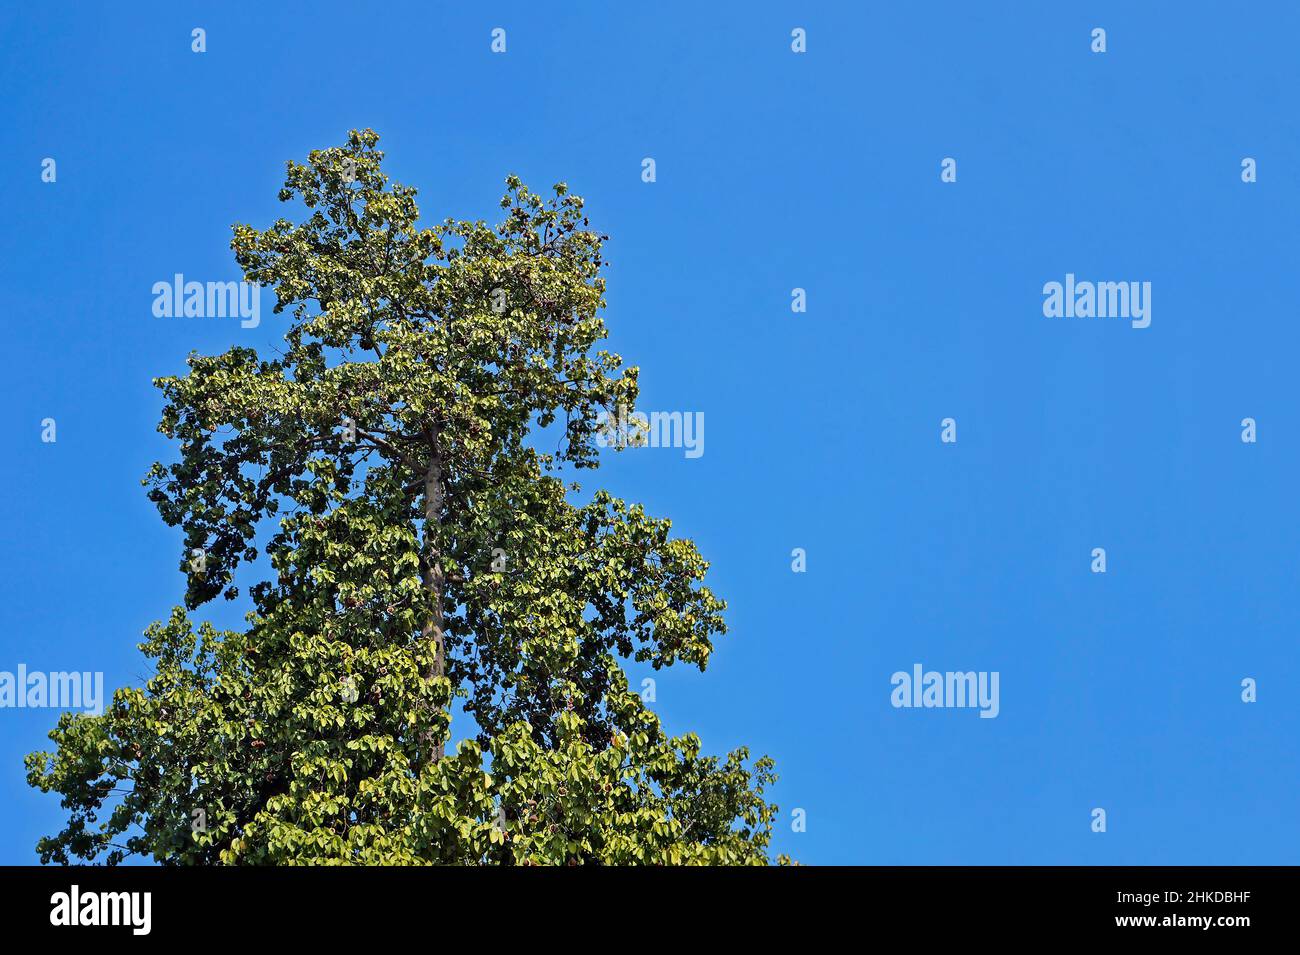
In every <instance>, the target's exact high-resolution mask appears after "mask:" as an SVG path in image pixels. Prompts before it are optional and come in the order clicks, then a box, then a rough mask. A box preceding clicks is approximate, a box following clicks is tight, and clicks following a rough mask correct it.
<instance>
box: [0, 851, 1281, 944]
mask: <svg viewBox="0 0 1300 955" xmlns="http://www.w3.org/2000/svg"><path fill="white" fill-rule="evenodd" d="M1298 871H1300V870H1298V869H1297V868H1295V867H1259V868H1255V867H1196V866H1193V867H1181V866H1180V867H1131V868H1117V867H862V868H837V867H798V868H786V869H777V868H770V869H595V868H568V869H552V870H546V869H500V868H497V869H487V868H483V869H472V868H458V869H452V868H409V869H378V868H370V869H359V868H351V869H349V868H323V869H307V868H284V869H270V868H261V869H175V868H153V867H134V866H132V867H120V868H115V869H105V868H56V867H43V868H41V867H32V868H23V867H8V868H0V920H2V921H0V924H3V925H4V927H5V933H6V937H7V938H9V939H14V938H16V937H22V936H27V935H44V936H48V937H49V938H50V939H51V940H58V939H59V938H60V937H62V938H63V939H64V940H65V941H66V940H68V939H70V938H71V937H72V935H73V934H74V933H75V934H76V935H77V936H79V937H81V938H82V939H83V940H86V941H89V940H90V939H91V937H92V936H102V937H104V938H108V937H109V936H116V937H117V939H118V940H119V941H121V942H124V943H125V944H126V945H127V946H132V945H133V943H136V944H147V943H156V942H162V941H180V942H193V941H196V940H201V939H203V938H205V937H208V936H210V935H211V936H214V937H216V936H221V937H229V936H232V935H234V936H237V935H241V934H244V933H245V932H246V933H247V934H248V935H249V937H252V938H257V939H258V940H259V941H276V940H277V939H283V940H285V941H292V942H298V943H305V942H311V941H316V942H320V943H325V944H331V945H339V944H343V943H347V942H352V943H364V944H369V945H378V944H388V943H389V942H390V941H396V938H395V937H394V936H393V934H392V933H394V932H398V933H402V934H405V933H406V932H407V931H408V930H411V929H415V928H417V927H419V926H423V928H419V929H418V930H417V935H422V936H423V935H425V933H426V932H428V931H429V930H432V929H435V928H437V927H440V926H442V924H443V923H444V922H447V921H448V920H452V921H459V922H460V923H461V926H462V928H463V929H464V930H466V931H468V932H471V933H473V932H483V933H486V934H485V935H484V938H485V939H487V938H488V937H489V936H493V937H496V938H497V939H498V940H506V939H508V938H510V937H511V936H512V935H516V934H517V935H518V937H519V938H520V940H528V939H532V941H537V940H538V939H537V938H535V937H534V936H536V935H537V933H539V932H540V933H541V934H542V935H547V934H550V933H551V932H552V931H557V932H560V933H561V936H563V934H564V933H565V932H567V931H576V932H577V933H578V934H579V936H581V935H582V934H584V933H583V929H584V927H592V928H594V927H596V926H598V925H600V926H604V925H614V926H616V927H617V926H621V928H617V932H618V935H619V938H621V942H620V944H619V947H622V944H621V943H622V942H631V941H633V940H634V939H635V938H636V937H637V936H638V935H641V934H646V933H648V934H646V938H647V939H648V938H651V937H653V936H654V935H655V933H656V932H658V931H662V930H667V929H668V928H669V927H671V926H670V923H675V922H677V921H678V920H680V921H681V923H682V924H683V925H684V924H686V923H687V922H689V923H700V924H703V925H706V926H707V925H710V924H712V925H714V926H715V928H717V929H723V928H724V927H728V928H726V931H728V932H729V931H731V930H733V929H734V930H735V931H736V932H737V933H738V935H739V936H741V937H743V936H745V935H748V934H749V933H750V931H755V932H758V933H760V934H765V933H769V932H770V931H771V930H772V929H774V928H780V927H783V926H787V925H788V926H790V927H792V928H793V929H795V930H803V931H807V930H809V929H814V930H815V931H816V933H817V934H818V935H821V934H823V933H825V932H826V931H828V930H834V929H835V928H837V927H840V926H842V927H844V928H847V929H849V930H852V931H855V932H862V933H865V932H869V931H870V932H874V931H880V932H882V933H886V934H884V935H882V936H881V938H886V937H889V933H892V932H896V931H903V932H904V933H913V934H914V933H915V932H917V931H918V930H919V931H921V932H922V934H923V936H924V937H925V939H927V940H934V939H940V938H946V937H954V938H957V937H961V938H966V939H968V940H970V939H975V938H980V939H984V940H996V939H1003V938H1006V939H1018V938H1026V939H1033V938H1041V937H1043V933H1044V932H1046V933H1049V935H1050V936H1052V937H1056V936H1060V935H1064V936H1066V937H1070V936H1080V937H1093V936H1096V935H1106V936H1109V937H1114V938H1121V937H1123V936H1125V935H1131V936H1134V937H1135V938H1145V939H1147V940H1148V941H1149V940H1153V939H1161V938H1169V939H1171V940H1177V942H1178V944H1182V943H1183V941H1185V940H1188V939H1190V938H1192V937H1193V936H1198V937H1203V938H1205V939H1207V940H1210V939H1213V940H1214V942H1215V944H1216V945H1221V944H1225V943H1226V944H1232V943H1233V942H1234V941H1236V940H1244V939H1246V938H1257V937H1259V935H1260V933H1263V934H1264V935H1267V936H1271V935H1273V934H1274V933H1282V934H1284V935H1288V936H1291V935H1293V934H1294V931H1295V926H1296V916H1295V908H1296V907H1295V904H1294V901H1293V900H1294V897H1295V890H1296V887H1297V878H1296V876H1297V872H1298ZM146 894H147V895H146ZM494 913H495V914H494ZM87 923H91V924H87ZM566 926H567V928H566ZM440 934H441V932H437V933H435V935H440ZM457 934H459V932H457ZM561 936H557V937H561ZM426 937H427V938H428V940H429V941H430V942H434V940H435V937H434V936H426ZM444 938H445V939H446V941H448V942H452V941H453V939H454V936H453V937H452V938H446V936H444ZM411 941H415V939H412V940H411ZM529 944H532V942H531V941H530V942H529ZM584 947H585V946H584Z"/></svg>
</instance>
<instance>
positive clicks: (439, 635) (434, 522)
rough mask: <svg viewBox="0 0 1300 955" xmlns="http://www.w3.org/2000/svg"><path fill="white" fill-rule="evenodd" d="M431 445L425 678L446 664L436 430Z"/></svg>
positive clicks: (440, 747) (436, 753)
mask: <svg viewBox="0 0 1300 955" xmlns="http://www.w3.org/2000/svg"><path fill="white" fill-rule="evenodd" d="M430 438H431V439H432V441H431V443H432V445H433V448H432V452H433V453H432V455H431V456H430V461H429V468H428V470H427V471H426V472H425V474H424V560H423V566H422V570H421V580H422V582H423V584H424V589H425V590H426V591H427V592H428V593H429V595H430V597H431V599H432V604H433V609H432V612H431V613H430V615H429V618H428V619H427V620H426V621H425V623H424V626H423V628H422V629H421V634H422V636H423V637H424V639H425V640H431V641H433V644H434V659H433V662H432V663H431V664H430V665H429V666H428V667H427V668H426V669H425V672H424V679H425V681H426V682H427V681H429V680H434V679H437V678H438V677H441V676H442V675H443V671H444V670H445V668H446V662H447V661H446V645H445V643H444V642H443V625H444V622H445V621H444V618H443V609H442V602H443V595H444V589H445V585H446V580H445V579H444V573H443V569H442V559H441V558H442V554H441V551H440V550H439V548H438V541H437V536H438V528H439V525H440V524H441V523H442V504H443V489H442V459H441V457H440V455H439V453H438V448H437V443H438V435H437V431H433V432H431V434H430ZM432 732H433V730H432V727H427V728H426V729H425V730H424V732H423V734H422V736H423V738H424V742H425V744H426V746H427V744H428V741H429V736H430V734H431V733H432ZM445 750H446V745H445V744H444V743H443V741H442V740H441V739H440V740H439V741H438V742H437V744H436V745H434V747H433V758H434V759H435V760H439V759H442V757H443V756H444V755H445Z"/></svg>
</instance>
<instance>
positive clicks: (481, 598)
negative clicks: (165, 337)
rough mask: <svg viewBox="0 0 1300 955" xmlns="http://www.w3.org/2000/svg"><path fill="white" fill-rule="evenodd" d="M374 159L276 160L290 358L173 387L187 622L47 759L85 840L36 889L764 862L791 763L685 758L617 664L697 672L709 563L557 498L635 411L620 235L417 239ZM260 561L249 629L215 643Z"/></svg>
mask: <svg viewBox="0 0 1300 955" xmlns="http://www.w3.org/2000/svg"><path fill="white" fill-rule="evenodd" d="M377 142H378V137H377V136H376V135H375V134H374V133H373V132H371V131H369V130H366V131H362V132H353V133H351V134H350V136H349V137H348V140H347V143H346V145H344V146H341V147H335V148H330V149H324V150H318V151H314V152H312V153H311V154H310V156H309V158H308V162H307V163H306V164H305V165H302V164H298V163H293V162H290V163H289V164H288V176H287V179H286V182H285V186H284V188H283V189H282V190H281V192H280V199H281V200H282V201H286V202H288V201H293V200H299V201H300V203H301V205H302V206H303V207H305V208H304V209H303V210H302V213H301V217H300V218H301V221H299V222H297V223H294V222H291V221H289V220H288V219H283V218H282V219H279V220H277V221H276V222H275V223H274V224H273V225H272V226H271V227H270V228H269V229H266V230H258V229H255V228H253V227H251V226H247V225H238V226H236V227H235V228H234V239H233V241H232V243H231V246H232V248H233V250H234V252H235V256H236V259H237V261H238V263H239V265H240V267H241V268H242V269H243V272H244V275H245V278H246V280H248V281H250V282H257V283H259V284H261V285H264V286H271V287H273V288H274V289H275V293H276V306H275V310H276V312H277V313H281V312H284V311H285V310H288V311H289V315H290V316H291V320H290V322H289V327H288V331H287V334H286V336H285V341H286V347H287V350H286V351H285V352H284V353H283V355H282V356H281V357H278V358H276V359H274V360H263V359H261V358H259V357H258V355H257V354H256V353H255V352H254V351H253V350H252V349H249V348H232V349H231V350H230V351H228V352H226V353H225V354H223V355H219V356H216V357H206V356H199V355H191V357H190V358H189V359H188V367H189V370H188V372H187V373H186V374H185V375H183V376H180V377H168V378H161V379H158V380H156V382H155V384H156V385H157V386H158V387H159V388H160V389H161V390H162V392H163V395H164V397H165V406H164V410H163V414H162V421H161V423H160V425H159V430H160V431H161V432H162V433H163V434H164V435H166V436H167V437H168V438H170V439H173V440H176V441H179V444H180V451H179V456H180V460H179V461H177V462H176V463H173V464H170V465H167V466H164V465H163V464H155V465H154V466H153V468H152V469H151V471H150V473H149V475H148V477H147V478H146V481H145V483H146V484H147V485H148V486H149V487H150V490H149V497H150V499H151V500H152V501H153V502H154V503H155V504H156V505H157V507H158V510H159V513H160V514H161V516H162V518H163V519H164V520H165V521H166V522H167V523H168V524H169V525H171V526H179V527H181V528H182V529H183V531H184V552H183V554H182V558H181V570H182V571H183V572H184V573H185V574H186V577H187V589H186V594H185V608H184V609H182V608H176V609H175V610H174V611H173V612H172V614H171V617H170V619H169V620H168V621H167V622H166V623H156V624H154V625H153V626H151V627H150V628H149V629H148V630H147V631H146V634H145V637H146V639H145V642H144V643H142V644H141V649H142V651H144V653H145V654H146V655H147V656H148V657H150V658H152V660H153V666H154V675H153V676H152V678H151V679H149V680H148V682H147V684H146V685H145V686H144V687H143V688H125V689H119V690H117V691H116V692H115V693H114V695H113V699H112V703H111V705H110V706H108V707H107V708H106V710H105V712H104V713H103V714H102V715H98V716H94V715H79V716H73V715H71V714H64V715H63V716H62V717H61V718H60V720H59V722H58V725H57V727H56V728H55V729H54V730H53V731H52V732H51V733H50V738H51V739H52V740H53V741H54V743H55V749H54V751H53V752H41V753H33V754H31V755H30V756H28V757H27V766H28V779H29V782H30V783H31V784H32V785H33V786H37V787H39V788H40V789H42V790H44V791H47V792H49V791H53V792H57V793H59V794H60V795H61V796H62V804H63V807H64V808H65V809H66V810H67V811H68V813H69V816H68V821H67V824H66V826H65V828H64V829H63V830H62V832H60V833H59V834H58V835H56V836H53V837H47V838H44V839H42V840H41V842H40V843H39V846H38V851H39V852H40V855H41V858H42V860H43V861H46V862H49V861H56V862H63V863H66V862H69V861H73V860H74V858H75V859H82V860H101V861H104V862H106V863H108V864H116V863H118V862H120V861H122V860H123V859H124V858H126V857H127V856H129V855H142V856H152V857H153V858H154V859H156V860H159V861H161V862H164V863H229V864H238V863H245V864H247V863H340V862H341V863H349V862H350V863H366V864H372V863H381V864H406V863H420V862H430V863H452V864H461V863H467V864H477V863H507V864H562V863H570V864H572V863H583V862H594V863H620V864H627V863H763V862H766V861H767V853H766V850H767V845H768V842H769V839H770V837H771V823H772V819H773V818H774V816H775V814H776V807H775V806H773V805H771V804H769V803H767V802H765V800H764V798H763V792H764V787H765V785H768V784H769V783H770V782H771V781H772V780H773V779H774V778H775V777H774V775H773V772H772V766H773V764H772V762H771V760H769V759H767V758H766V757H764V758H762V759H759V760H756V761H753V762H752V764H751V762H750V760H749V755H748V752H747V751H746V750H745V749H739V750H737V751H735V752H733V753H731V754H730V755H729V756H727V757H726V759H725V760H724V759H720V758H718V757H712V756H705V755H702V754H701V747H700V742H699V740H698V739H697V738H696V737H695V736H694V735H693V734H688V735H685V736H680V737H669V736H668V735H666V734H665V732H664V731H663V729H662V728H661V726H660V722H659V720H658V719H657V717H656V716H655V714H654V713H653V712H652V711H650V710H649V709H648V708H647V707H646V706H645V705H644V703H643V701H642V699H641V696H640V694H638V693H637V692H636V691H635V690H633V689H632V688H631V687H630V686H629V681H628V678H627V675H626V673H625V672H624V670H623V668H622V665H621V661H622V660H623V659H627V658H634V659H636V660H638V661H642V662H648V663H649V664H651V665H652V666H653V667H654V668H656V669H658V668H660V667H665V666H669V665H671V664H674V663H676V662H678V661H681V662H684V663H687V664H691V665H694V666H697V667H699V668H700V669H701V670H703V669H704V668H705V666H706V664H707V662H708V659H709V655H710V652H711V651H712V647H713V645H712V639H713V637H714V636H715V635H717V634H721V633H723V632H725V625H724V622H723V618H722V612H723V610H724V609H725V604H724V603H723V602H722V601H720V600H719V599H718V598H716V597H715V596H714V595H713V594H712V593H711V592H710V591H709V590H708V588H707V587H705V586H704V585H703V583H702V582H703V579H704V576H705V571H706V570H707V567H708V564H707V563H706V562H705V561H704V560H703V559H702V558H701V556H700V554H699V552H698V551H697V549H696V547H695V545H694V544H693V543H692V542H691V541H689V540H683V539H680V538H674V537H672V536H670V522H669V521H667V520H663V519H657V518H653V517H650V516H648V515H647V514H646V513H645V512H644V510H643V509H642V508H641V507H640V506H637V505H629V504H626V503H624V502H623V501H621V500H618V499H616V498H614V497H613V496H611V495H610V494H608V493H605V492H603V491H598V492H595V493H594V494H592V495H591V496H590V499H589V500H588V501H587V503H577V502H576V497H577V494H578V493H579V491H580V490H581V489H580V487H579V486H578V484H576V483H566V477H567V478H571V477H572V476H573V474H574V473H576V471H577V470H578V469H585V468H594V467H596V466H597V465H598V459H597V452H596V447H595V445H596V443H597V442H596V437H597V434H598V429H599V428H600V427H601V423H600V413H601V411H602V410H606V411H608V410H610V409H613V408H614V407H616V406H620V405H621V406H623V407H624V408H632V407H633V405H634V402H635V399H636V395H637V369H636V368H634V367H627V368H624V367H623V363H622V359H621V358H620V357H619V356H618V355H614V354H610V353H608V352H606V351H603V350H600V351H596V350H594V348H595V346H596V345H597V344H598V343H599V342H601V341H602V340H603V339H604V338H605V337H606V329H605V325H604V322H603V321H602V319H601V318H600V317H599V313H600V311H601V309H602V308H603V306H604V301H603V296H604V288H605V285H604V280H603V279H602V278H601V277H600V270H601V267H602V265H603V264H604V263H603V261H602V258H601V256H602V252H601V246H602V241H603V240H605V239H607V238H608V237H607V236H601V235H598V234H597V233H595V232H594V231H592V230H591V229H590V228H589V223H588V220H587V217H586V216H585V215H584V214H583V202H582V200H581V199H580V198H579V197H577V196H574V195H571V194H569V192H568V191H567V189H566V187H565V186H564V185H563V184H559V185H557V186H555V188H554V193H555V194H554V197H553V198H551V199H549V200H545V201H544V200H543V199H542V198H541V197H539V196H537V195H535V194H534V193H532V192H530V191H529V190H528V189H527V188H526V187H525V186H524V185H523V184H522V183H521V182H520V181H519V180H518V179H517V178H515V177H511V178H509V179H508V180H507V186H508V192H507V195H506V196H505V197H504V198H503V199H502V200H501V206H502V209H503V216H504V218H503V221H502V222H501V224H500V225H498V226H496V227H495V228H493V227H490V226H488V225H486V224H485V223H483V222H481V221H479V222H469V221H454V220H451V219H448V220H446V221H445V222H444V223H443V224H442V225H439V226H436V227H433V228H422V227H419V226H418V225H417V219H418V216H419V210H418V209H417V206H416V201H415V200H416V192H415V190H414V189H411V188H408V187H405V186H402V185H399V184H395V183H392V184H390V182H389V180H388V177H387V176H386V175H384V173H383V172H382V171H381V162H382V159H383V153H382V152H380V151H379V150H378V149H377V148H376V144H377ZM535 429H550V430H548V431H545V432H544V434H546V435H548V439H547V446H549V442H550V440H552V439H554V440H556V441H557V446H556V449H555V451H554V452H549V453H543V452H542V451H540V450H538V449H537V446H538V444H540V442H539V440H538V438H539V437H540V435H539V434H538V433H537V431H536V430H535ZM530 436H531V438H532V440H530ZM259 558H260V560H259ZM254 562H259V564H260V566H261V567H262V568H264V567H265V565H266V564H269V567H270V570H269V571H263V573H264V575H265V576H267V577H270V578H271V579H266V580H260V581H258V582H256V583H254V584H252V586H251V587H249V588H248V596H249V598H250V600H251V605H252V609H251V611H250V612H249V613H248V615H247V622H248V628H247V630H245V631H244V632H237V631H221V632H219V631H217V630H216V629H214V628H213V627H212V626H211V625H210V624H208V623H206V622H205V623H201V624H199V625H198V626H197V627H196V626H195V625H194V624H193V623H192V622H191V620H190V617H189V613H188V612H189V611H193V610H195V609H197V608H199V607H201V606H202V605H204V604H205V603H207V602H208V601H210V600H212V599H214V598H215V597H217V596H218V595H224V596H225V597H226V598H227V599H235V598H236V597H238V596H239V588H238V586H237V576H240V575H243V576H248V575H252V574H254V573H256V572H258V571H259V566H252V565H253V563H254ZM241 564H242V565H244V566H243V567H242V568H241V566H240V565H241ZM237 572H238V573H237ZM453 711H458V712H457V719H458V720H462V719H463V720H464V721H465V727H466V728H465V730H464V731H463V732H461V733H460V734H459V735H460V736H461V737H462V738H461V740H460V742H459V745H458V746H457V747H455V749H454V752H452V753H448V752H447V751H446V744H447V741H448V740H449V739H450V734H451V718H452V713H453Z"/></svg>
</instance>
